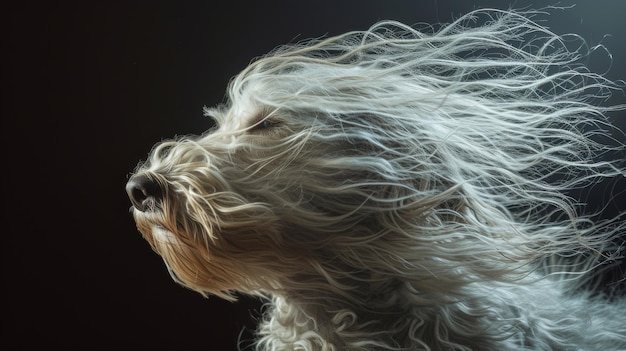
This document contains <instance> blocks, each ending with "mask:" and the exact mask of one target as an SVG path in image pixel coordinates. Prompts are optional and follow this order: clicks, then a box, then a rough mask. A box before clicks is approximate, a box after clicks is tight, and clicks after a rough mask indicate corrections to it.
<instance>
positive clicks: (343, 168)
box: [129, 10, 626, 351]
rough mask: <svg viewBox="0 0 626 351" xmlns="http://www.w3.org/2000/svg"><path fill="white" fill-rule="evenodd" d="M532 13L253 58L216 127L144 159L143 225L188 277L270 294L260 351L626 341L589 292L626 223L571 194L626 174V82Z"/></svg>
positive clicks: (605, 301) (617, 316)
mask: <svg viewBox="0 0 626 351" xmlns="http://www.w3.org/2000/svg"><path fill="white" fill-rule="evenodd" d="M534 15H537V13H534V14H533V13H516V12H510V11H500V10H479V11H474V12H472V13H469V14H468V15H466V16H463V17H461V18H460V19H458V20H457V21H455V22H453V23H451V24H449V25H445V26H442V27H441V28H438V29H435V28H432V27H427V26H424V27H423V28H421V29H420V30H418V29H415V28H412V27H409V26H407V25H404V24H401V23H397V22H393V21H384V22H380V23H377V24H375V25H374V26H372V27H371V28H370V29H369V30H366V31H355V32H350V33H346V34H343V35H339V36H336V37H330V38H322V39H314V40H308V41H305V42H301V43H297V44H292V45H287V46H283V47H280V48H278V49H276V50H274V51H273V52H271V53H269V54H268V55H266V56H264V57H262V58H259V59H257V60H255V61H253V62H252V63H251V64H250V65H249V66H248V67H247V68H246V69H245V70H243V72H241V73H240V74H239V75H238V76H236V77H235V78H234V79H233V80H232V81H231V83H230V86H229V89H228V98H227V101H226V102H225V104H224V105H222V106H218V107H216V108H210V109H206V114H207V115H209V116H211V117H213V118H214V119H215V122H216V126H215V128H213V129H211V130H209V131H207V133H205V134H204V135H202V136H199V137H192V136H187V137H181V138H177V139H174V140H169V141H164V142H162V143H160V144H158V145H157V146H156V147H155V148H154V150H153V151H152V153H151V155H150V157H149V159H148V160H147V161H146V162H145V163H144V164H142V165H140V166H139V167H138V168H137V170H136V172H135V173H136V174H135V175H134V176H133V178H132V179H131V182H133V181H134V180H136V179H138V177H143V178H144V179H148V180H149V181H151V182H154V183H157V184H158V189H160V190H159V191H156V192H146V191H144V192H143V193H142V194H143V196H144V197H142V198H141V199H139V200H138V199H136V197H137V196H135V199H133V200H134V201H135V203H137V202H138V201H139V202H141V203H142V204H143V205H146V206H147V208H142V210H143V211H142V210H139V209H134V210H133V214H134V218H135V220H136V223H137V227H138V229H139V230H140V231H141V233H143V235H144V237H145V238H146V239H147V241H148V242H149V243H150V244H151V245H152V247H153V248H154V249H155V251H156V252H158V253H159V254H160V255H162V256H163V258H164V260H165V262H166V264H167V266H168V268H169V270H170V272H171V273H172V276H173V277H174V279H175V280H177V281H178V282H180V283H181V284H183V285H185V286H187V287H189V288H191V289H193V290H196V291H198V292H200V293H202V294H205V295H206V294H213V295H217V296H220V297H222V298H225V299H230V300H234V299H235V292H241V293H245V294H251V295H256V296H259V297H262V298H267V299H268V305H267V307H266V313H265V317H264V318H263V320H262V321H261V323H260V326H259V329H258V335H259V338H258V341H257V343H256V347H257V348H258V349H259V350H303V351H305V350H306V351H313V350H324V351H330V350H334V351H339V350H433V351H434V350H624V349H626V319H625V317H624V311H625V310H626V301H625V300H624V299H623V298H622V297H621V296H620V295H619V294H614V296H608V295H606V294H605V293H603V292H598V291H594V289H590V288H589V286H590V285H592V284H590V279H591V278H592V277H593V274H591V272H592V271H593V270H594V269H596V268H598V267H601V266H602V265H604V264H606V263H607V262H611V261H612V260H615V259H619V258H620V257H621V256H620V255H621V254H622V252H621V248H620V245H619V240H617V239H619V235H620V233H621V232H623V230H624V225H623V224H620V223H621V222H620V221H619V220H618V219H615V220H609V221H599V220H597V219H596V218H595V217H593V216H586V215H582V214H581V205H580V204H578V203H576V202H575V200H574V199H572V198H570V197H569V196H568V195H567V193H568V191H570V190H572V189H576V188H582V187H586V186H589V185H591V184H594V183H595V182H597V181H599V180H600V179H603V178H607V177H623V176H625V175H626V171H625V170H624V166H623V165H620V164H619V163H617V162H613V161H607V160H605V159H604V158H602V155H603V153H605V152H607V150H608V148H609V146H607V145H612V146H610V147H612V148H613V149H615V150H618V151H619V150H622V151H623V150H624V144H623V141H624V139H623V135H622V134H619V132H618V131H616V130H615V128H614V127H612V126H611V125H610V123H609V122H608V121H607V119H606V115H607V114H608V113H609V112H611V111H617V110H623V109H624V106H608V107H602V102H603V100H605V99H606V98H608V97H609V96H610V94H611V93H612V91H613V90H618V89H619V88H620V87H619V86H618V85H617V84H615V83H613V82H611V81H608V80H607V79H605V78H603V77H602V76H601V75H599V74H596V73H593V72H590V71H589V70H587V69H586V68H585V67H584V66H583V65H581V64H580V62H581V61H582V59H584V58H585V56H586V55H587V54H588V52H589V50H588V49H586V47H585V46H584V41H582V39H580V38H578V37H576V36H557V35H555V34H553V33H551V32H550V31H549V30H548V29H546V28H545V27H543V26H541V25H539V24H537V23H536V22H534V21H533V20H532V17H533V16H534ZM611 133H613V134H611ZM615 136H618V138H619V139H621V141H617V140H615ZM607 140H609V141H610V143H609V144H607V143H606V141H607ZM133 191H135V193H133ZM129 193H130V194H131V198H133V194H137V193H136V189H133V188H132V186H131V190H129ZM136 207H137V205H136ZM616 238H617V239H616ZM620 284H621V285H620ZM620 286H621V287H623V281H622V282H618V283H617V284H616V289H619V288H620Z"/></svg>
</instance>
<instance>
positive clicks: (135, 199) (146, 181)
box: [126, 175, 163, 212]
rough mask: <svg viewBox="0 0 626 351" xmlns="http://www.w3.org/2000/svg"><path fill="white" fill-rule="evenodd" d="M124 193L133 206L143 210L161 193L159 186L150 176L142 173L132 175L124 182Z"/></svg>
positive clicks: (159, 197) (158, 198) (159, 196)
mask: <svg viewBox="0 0 626 351" xmlns="http://www.w3.org/2000/svg"><path fill="white" fill-rule="evenodd" d="M126 193H127V194H128V197H129V198H130V201H131V202H132V203H133V206H134V207H135V208H136V209H138V210H139V211H141V212H144V211H145V210H146V209H148V207H149V206H150V205H151V204H153V203H154V202H155V201H156V200H160V199H161V196H162V194H163V192H162V190H161V186H160V185H159V184H158V183H157V182H156V181H155V180H154V179H152V178H150V177H148V176H144V175H140V176H135V177H132V178H131V179H130V180H129V181H128V183H126Z"/></svg>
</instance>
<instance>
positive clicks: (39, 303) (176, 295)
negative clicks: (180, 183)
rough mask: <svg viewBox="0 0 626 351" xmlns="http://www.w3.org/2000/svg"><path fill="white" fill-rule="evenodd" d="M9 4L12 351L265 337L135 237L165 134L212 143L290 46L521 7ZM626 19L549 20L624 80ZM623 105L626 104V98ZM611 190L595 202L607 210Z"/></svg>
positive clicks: (593, 9)
mask: <svg viewBox="0 0 626 351" xmlns="http://www.w3.org/2000/svg"><path fill="white" fill-rule="evenodd" d="M183 3H184V4H183ZM537 3H542V2H541V1H537ZM192 4H193V5H192ZM530 4H531V3H530V2H528V1H515V2H514V3H513V5H512V6H514V7H516V8H520V7H525V6H528V5H530ZM560 4H561V5H569V4H572V2H571V1H570V2H564V1H561V2H560ZM6 6H7V5H5V10H4V11H3V12H4V14H3V16H2V17H3V21H2V22H3V23H2V26H3V38H5V40H4V41H3V43H4V45H3V49H4V50H3V51H4V54H2V56H3V61H4V62H5V63H4V64H3V67H2V71H3V73H2V83H3V85H4V91H5V92H4V94H3V97H2V100H3V103H2V111H3V112H2V125H3V130H4V132H3V134H4V135H5V137H4V138H3V147H2V160H3V166H2V176H3V183H2V184H3V188H4V192H3V193H4V194H8V196H3V205H4V208H5V209H6V210H4V211H3V222H4V224H5V225H4V230H3V233H2V244H1V245H2V260H3V265H2V269H3V276H2V278H3V279H2V281H3V282H2V284H3V285H2V290H3V292H4V296H5V297H4V298H2V301H3V307H2V313H1V316H2V317H1V318H2V319H3V326H2V337H1V340H2V346H1V348H2V349H3V350H31V349H39V348H42V347H46V348H47V347H54V346H60V347H63V348H64V349H66V350H127V349H135V348H141V349H148V348H156V349H181V350H182V349H190V348H192V347H193V348H194V349H200V350H201V349H205V350H234V349H235V345H236V343H237V336H238V335H239V333H240V332H242V330H244V328H251V327H253V326H254V323H255V321H254V319H255V318H256V316H258V313H259V312H258V311H259V306H258V304H257V303H256V302H255V301H253V300H250V299H247V298H245V297H242V300H241V301H240V302H238V303H235V304H232V303H227V302H224V301H222V300H220V299H218V298H209V299H208V300H207V299H204V298H203V297H201V296H200V295H199V294H197V293H195V292H192V291H189V290H187V289H185V288H183V287H181V286H179V285H176V284H175V283H174V282H173V281H172V280H171V279H170V277H169V276H168V274H167V272H166V270H165V268H164V265H163V263H162V261H161V259H160V258H159V257H158V256H157V255H156V254H155V253H153V252H152V251H151V249H150V248H149V246H148V245H147V243H145V242H144V241H143V239H142V238H141V237H140V235H139V234H138V232H137V231H136V230H135V227H134V223H133V221H132V218H131V216H130V214H129V206H130V203H129V201H128V199H127V198H126V194H125V192H124V184H125V182H126V179H127V176H128V174H129V172H130V171H131V170H132V169H133V168H134V166H135V165H136V164H137V162H138V161H139V160H140V159H143V158H145V156H146V155H147V153H148V151H149V150H150V147H151V146H152V145H153V144H154V143H155V142H157V141H159V140H160V139H161V138H166V137H171V136H174V135H177V134H198V133H201V132H202V131H203V130H204V129H205V128H206V127H207V126H208V125H209V121H208V120H206V119H205V118H203V117H202V107H203V106H205V105H206V106H212V105H215V104H217V103H219V102H221V101H222V98H223V96H224V89H225V86H226V83H227V82H228V80H229V78H230V77H231V76H233V75H234V74H236V73H237V72H238V71H239V70H241V69H242V68H243V67H245V65H246V64H247V63H248V62H249V61H250V60H251V59H252V58H253V57H255V56H258V55H261V54H264V53H265V52H267V51H269V50H270V49H272V48H274V47H275V46H276V45H279V44H283V43H286V42H289V41H293V40H299V39H304V38H309V37H317V36H321V35H335V34H339V33H341V32H344V31H347V30H356V29H365V28H367V27H368V26H369V25H371V24H372V23H373V22H375V21H377V20H380V19H397V20H401V21H404V22H407V23H409V24H410V23H417V22H430V23H433V22H438V21H443V22H447V21H450V20H451V19H452V18H453V17H458V16H459V15H460V14H462V13H464V12H466V11H469V10H471V9H474V8H480V7H499V8H503V7H504V8H506V7H508V6H509V3H508V2H507V1H497V0H492V1H490V0H472V1H465V0H423V1H417V0H414V1H405V0H397V1H380V0H379V1H303V2H295V1H259V2H253V1H249V2H242V1H230V2H223V3H222V2H220V3H218V2H215V1H213V2H211V1H203V2H200V1H196V2H179V1H169V2H168V1H146V2H143V3H142V2H136V1H123V2H88V1H85V2H74V3H68V2H41V3H36V2H22V4H21V5H19V7H18V6H15V5H9V8H6ZM625 13H626V2H623V1H621V0H611V1H609V0H597V1H590V0H587V1H580V4H578V5H577V6H576V7H574V8H572V9H570V10H566V11H559V12H557V13H556V14H553V15H551V16H550V17H548V20H549V22H548V24H549V25H550V27H551V28H552V29H553V30H554V31H555V32H557V33H565V32H578V33H580V34H582V35H583V36H584V37H585V38H586V39H587V40H588V41H589V42H590V43H591V44H597V43H599V42H602V43H604V44H605V45H606V46H607V47H608V48H609V49H610V51H611V53H612V54H613V57H614V62H613V66H612V68H611V70H610V71H609V73H608V76H609V77H610V78H612V79H625V78H626V73H625V72H626V22H625V21H624V14H625ZM605 34H610V35H612V36H607V37H605ZM7 39H8V40H7ZM615 99H617V101H616V102H621V103H625V102H626V99H624V95H620V96H617V97H615ZM619 123H620V124H622V125H624V121H621V122H619ZM615 185H616V184H613V186H615ZM623 185H624V183H623V182H622V183H618V184H617V186H618V187H620V186H623ZM617 190H619V189H617ZM610 191H611V189H609V188H606V189H594V191H590V192H589V194H587V195H586V196H588V197H589V201H590V202H592V203H595V204H596V205H598V204H604V203H605V200H606V198H607V195H608V194H609V192H610ZM613 191H616V189H613ZM621 201H624V196H623V195H621V197H620V198H618V200H617V201H616V202H615V203H614V204H612V205H611V207H610V208H611V209H612V211H614V212H615V211H619V210H621V209H623V208H624V207H623V206H622V207H620V206H621ZM243 337H244V338H246V337H249V334H248V333H246V332H243Z"/></svg>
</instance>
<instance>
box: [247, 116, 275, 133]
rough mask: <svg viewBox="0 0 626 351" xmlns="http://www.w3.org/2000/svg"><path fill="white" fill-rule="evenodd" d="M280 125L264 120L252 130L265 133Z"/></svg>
mask: <svg viewBox="0 0 626 351" xmlns="http://www.w3.org/2000/svg"><path fill="white" fill-rule="evenodd" d="M278 124H279V123H278V122H276V121H272V120H270V119H267V118H266V119H263V120H261V121H259V122H258V123H256V124H255V125H253V126H252V128H250V131H251V132H257V131H264V130H268V129H270V128H273V127H276V126H277V125H278Z"/></svg>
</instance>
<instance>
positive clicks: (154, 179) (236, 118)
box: [127, 77, 423, 298]
mask: <svg viewBox="0 0 626 351" xmlns="http://www.w3.org/2000/svg"><path fill="white" fill-rule="evenodd" d="M270 78H271V77H270ZM329 78H330V77H329ZM275 80H276V81H274V82H270V83H267V82H263V84H262V86H249V85H248V86H246V87H245V89H244V90H243V93H241V94H237V93H236V92H234V93H231V100H230V101H231V103H230V104H228V105H225V106H222V107H219V108H216V109H212V110H209V111H207V113H208V114H209V115H210V116H211V117H213V119H214V120H215V123H216V125H215V127H214V128H212V129H211V130H209V131H207V132H206V133H205V134H204V135H202V136H198V137H185V138H179V139H177V140H170V141H165V142H162V143H160V144H158V145H156V146H155V147H154V149H153V150H152V152H151V154H150V156H149V158H148V160H147V161H146V162H145V163H144V164H142V165H140V167H138V169H137V170H136V172H135V174H134V176H133V177H132V178H131V180H130V181H129V183H128V186H127V190H128V193H129V196H130V198H131V200H132V201H133V204H134V209H133V215H134V218H135V221H136V223H137V227H138V229H139V230H140V231H141V233H143V235H144V237H145V238H146V240H147V241H148V242H149V243H150V244H151V245H152V247H153V248H154V250H155V251H156V252H158V253H159V254H160V255H161V256H163V258H164V260H165V262H166V263H167V266H168V268H169V269H170V272H171V273H172V275H173V276H174V278H175V279H176V280H178V281H179V282H181V283H182V284H184V285H186V286H188V287H191V288H192V289H195V290H197V291H200V292H202V293H207V292H208V293H211V294H216V295H219V296H221V297H224V298H230V292H232V291H234V290H238V291H244V292H249V293H251V292H255V291H276V290H280V289H283V288H285V287H284V285H285V281H286V280H289V279H290V278H292V277H293V276H295V275H298V276H301V277H302V276H307V275H308V276H319V275H320V273H319V272H317V273H316V271H319V268H317V266H318V265H319V264H320V263H319V259H320V258H319V257H320V255H321V256H323V257H325V259H327V260H333V257H332V256H333V255H334V254H333V253H332V252H330V251H329V249H328V247H329V246H332V250H341V249H342V248H346V247H349V246H350V245H351V244H354V243H355V241H359V240H365V241H367V240H370V241H371V240H374V239H375V236H381V235H384V234H381V233H380V232H379V231H380V229H381V228H380V225H378V224H375V223H376V222H377V221H378V220H379V219H380V218H379V214H380V213H381V210H382V209H383V208H389V209H391V208H392V207H393V204H392V203H391V202H386V201H387V200H388V199H390V198H391V197H392V196H393V197H401V196H402V193H403V192H406V190H403V189H402V188H401V187H399V186H394V185H393V184H394V183H392V182H391V181H386V180H385V177H387V176H392V177H397V176H398V174H397V172H395V171H393V170H392V167H394V166H393V164H392V163H389V162H392V161H385V160H386V159H390V158H391V157H389V156H390V155H388V153H389V152H394V153H399V152H402V150H401V146H400V145H399V144H398V140H397V139H396V138H394V136H393V129H392V128H389V125H387V126H386V127H385V126H384V124H385V122H384V120H383V119H381V118H379V117H375V116H367V115H366V114H357V113H354V114H352V115H347V114H342V112H341V111H332V110H331V108H329V106H326V110H325V109H324V101H323V100H322V99H318V100H319V101H318V103H319V104H321V106H310V100H312V99H313V97H314V96H313V95H315V94H317V92H309V93H308V95H307V92H306V91H303V87H304V85H302V84H300V85H298V83H297V80H294V79H292V80H291V81H289V79H286V81H285V79H284V78H283V79H282V81H281V78H280V77H278V78H275ZM244 84H252V83H244ZM231 91H236V89H235V88H233V89H231ZM277 91H278V93H277ZM297 91H299V92H300V99H299V100H298V98H297V97H295V95H296V92H297ZM277 94H282V95H280V96H278V95H277ZM351 94H354V92H351ZM268 95H272V96H268ZM339 95H340V94H339V92H337V93H336V95H335V96H334V97H333V98H334V99H340V98H342V96H339ZM263 101H266V102H267V101H290V103H289V104H288V105H287V107H289V109H287V108H285V106H280V105H279V104H273V105H272V104H268V103H265V104H264V103H263ZM297 104H301V105H302V106H301V107H300V106H297ZM305 105H309V106H308V107H305ZM320 107H322V108H320ZM387 124H388V123H387ZM381 128H387V130H389V132H388V133H387V134H388V135H386V133H381V132H380V130H381ZM374 135H375V137H374ZM391 146H393V147H396V149H395V150H392V149H391V148H390V147H391ZM385 154H387V155H386V156H385ZM383 161H385V162H383ZM385 168H387V169H385ZM394 172H395V173H394ZM412 182H413V180H411V181H410V182H409V183H412ZM396 183H397V182H396ZM405 210H406V211H408V212H411V211H414V212H420V211H422V210H423V207H421V208H414V209H410V208H406V209H405ZM330 241H332V244H330V243H329V242H330ZM324 250H326V251H324Z"/></svg>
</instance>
